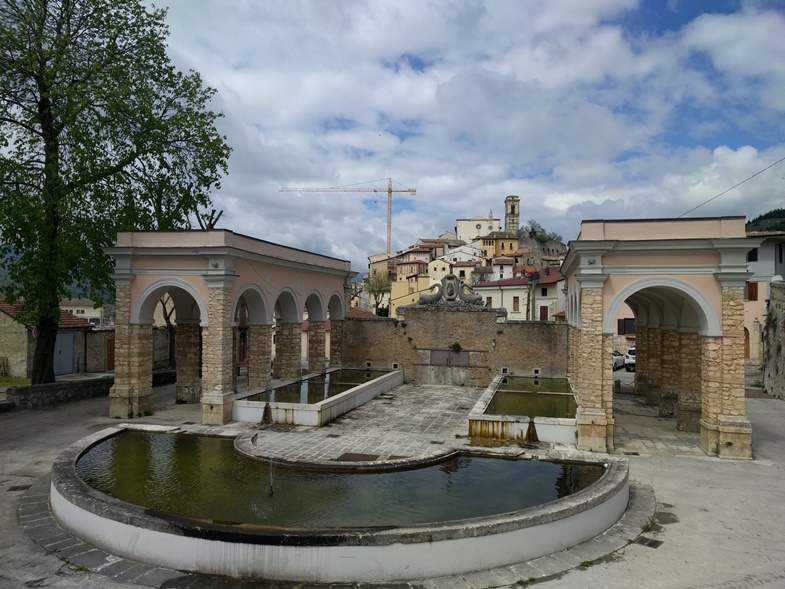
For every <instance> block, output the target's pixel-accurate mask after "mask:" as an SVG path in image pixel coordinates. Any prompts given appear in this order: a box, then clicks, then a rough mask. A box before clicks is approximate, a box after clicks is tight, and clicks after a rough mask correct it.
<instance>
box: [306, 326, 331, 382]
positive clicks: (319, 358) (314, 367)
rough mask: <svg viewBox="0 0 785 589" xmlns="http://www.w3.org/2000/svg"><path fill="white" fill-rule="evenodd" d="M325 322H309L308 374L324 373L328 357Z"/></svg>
mask: <svg viewBox="0 0 785 589" xmlns="http://www.w3.org/2000/svg"><path fill="white" fill-rule="evenodd" d="M326 345H327V342H326V332H325V322H324V321H311V320H310V319H309V320H308V372H324V369H325V360H326V358H327V356H326V353H327V351H326Z"/></svg>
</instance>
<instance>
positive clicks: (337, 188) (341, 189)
mask: <svg viewBox="0 0 785 589" xmlns="http://www.w3.org/2000/svg"><path fill="white" fill-rule="evenodd" d="M392 183H393V181H392V178H387V253H388V254H389V253H391V252H392V193H393V192H408V193H409V194H411V195H412V196H414V195H415V194H417V189H416V188H395V189H394V188H393V185H392ZM383 190H384V189H383V188H361V187H357V186H343V187H341V186H331V187H329V188H314V187H306V188H293V187H284V188H281V189H280V190H279V191H278V192H383Z"/></svg>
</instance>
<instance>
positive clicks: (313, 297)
mask: <svg viewBox="0 0 785 589" xmlns="http://www.w3.org/2000/svg"><path fill="white" fill-rule="evenodd" d="M305 308H306V309H307V311H308V320H309V321H326V320H327V314H326V312H325V309H324V303H323V302H322V296H321V294H320V293H319V292H317V291H315V290H312V291H311V292H310V293H308V296H307V297H306V299H305Z"/></svg>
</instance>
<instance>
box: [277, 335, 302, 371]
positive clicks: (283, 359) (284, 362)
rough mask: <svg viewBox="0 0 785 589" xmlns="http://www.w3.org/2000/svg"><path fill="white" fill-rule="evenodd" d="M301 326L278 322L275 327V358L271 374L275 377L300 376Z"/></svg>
mask: <svg viewBox="0 0 785 589" xmlns="http://www.w3.org/2000/svg"><path fill="white" fill-rule="evenodd" d="M301 341H302V328H301V326H300V323H283V322H279V323H278V324H277V325H276V328H275V360H274V361H273V376H274V377H275V378H293V377H297V376H300V374H301V368H300V361H301V358H300V344H301Z"/></svg>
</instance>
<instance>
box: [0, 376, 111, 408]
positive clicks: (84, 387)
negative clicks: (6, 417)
mask: <svg viewBox="0 0 785 589" xmlns="http://www.w3.org/2000/svg"><path fill="white" fill-rule="evenodd" d="M112 384H114V377H112V376H106V377H102V378H95V379H93V380H82V381H68V382H53V383H48V384H37V385H28V386H20V387H11V388H9V389H8V391H6V397H7V398H8V400H9V401H13V402H14V404H15V405H16V407H17V409H40V408H41V407H49V406H57V405H60V404H62V403H67V402H69V401H77V400H79V399H87V398H89V397H105V396H107V395H108V394H109V388H110V387H111V386H112Z"/></svg>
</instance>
